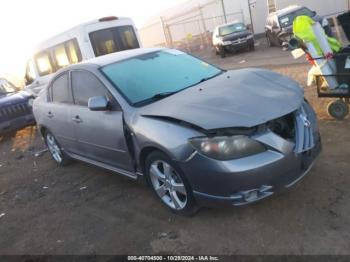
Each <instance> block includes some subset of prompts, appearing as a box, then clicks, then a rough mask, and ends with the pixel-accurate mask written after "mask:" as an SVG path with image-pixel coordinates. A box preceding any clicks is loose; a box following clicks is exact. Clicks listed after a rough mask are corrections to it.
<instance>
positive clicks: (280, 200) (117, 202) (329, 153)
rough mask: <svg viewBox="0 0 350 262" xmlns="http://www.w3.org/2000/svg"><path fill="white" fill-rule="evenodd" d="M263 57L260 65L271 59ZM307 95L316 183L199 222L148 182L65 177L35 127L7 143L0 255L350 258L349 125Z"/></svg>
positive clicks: (76, 169)
mask: <svg viewBox="0 0 350 262" xmlns="http://www.w3.org/2000/svg"><path fill="white" fill-rule="evenodd" d="M257 49H258V50H257V51H256V53H255V56H259V55H262V54H264V57H265V56H266V52H267V51H266V52H264V51H262V50H260V49H259V47H258V48H257ZM268 52H272V53H273V54H272V55H275V56H276V57H277V59H278V61H277V62H274V61H275V60H273V61H270V60H269V59H266V58H264V59H265V64H268V65H267V66H264V67H267V68H270V69H272V70H275V71H277V72H280V73H282V74H285V75H288V76H291V77H293V78H294V79H296V80H297V81H299V82H300V83H301V84H302V85H304V83H305V81H306V72H307V70H308V68H309V67H308V65H305V64H300V63H297V64H293V65H289V66H283V65H277V64H278V63H282V64H288V61H289V60H290V58H289V57H287V55H284V54H283V53H281V51H280V50H276V49H274V50H272V51H271V50H268ZM274 52H275V53H274ZM247 56H249V57H253V58H254V59H255V60H256V61H258V60H259V61H262V60H263V59H260V57H255V56H254V53H243V54H238V55H235V56H229V57H227V58H225V59H224V61H220V64H221V66H223V67H226V68H233V67H242V64H245V63H247V65H248V63H254V62H251V61H248V62H244V63H242V64H239V63H237V64H236V63H233V62H232V61H233V60H234V61H236V60H239V61H242V60H247ZM280 56H282V57H280ZM283 56H286V58H285V57H283ZM210 57H211V55H210V54H209V55H208V56H207V57H206V59H208V58H210ZM253 58H252V59H253ZM213 59H216V60H218V58H216V57H214V58H213ZM209 60H210V59H209ZM266 61H268V62H266ZM214 62H215V61H214ZM270 62H271V63H270ZM272 62H273V63H272ZM293 63H295V61H294V62H293ZM243 66H244V65H243ZM258 66H260V65H258ZM305 93H306V97H307V98H308V99H309V101H310V102H311V103H312V105H313V106H314V107H315V109H316V110H317V113H318V116H319V118H320V129H321V133H322V137H323V145H324V151H323V153H322V155H321V157H320V158H319V160H318V162H317V163H316V165H315V166H314V168H313V169H312V171H311V172H310V173H309V175H308V176H307V177H306V178H305V179H304V180H303V181H302V182H301V183H300V184H298V185H296V186H295V187H293V188H292V189H291V190H289V191H287V192H285V193H283V194H280V195H277V196H275V197H272V198H270V199H267V200H265V201H262V202H260V203H257V204H254V205H250V206H246V207H241V208H229V209H202V210H201V211H200V212H199V213H198V214H197V215H196V216H194V217H191V218H186V217H179V216H176V215H173V214H171V213H170V212H169V211H168V210H167V209H165V208H164V207H163V206H162V204H161V203H160V201H158V200H157V199H156V198H155V197H154V196H153V194H152V192H151V191H150V190H149V189H148V188H147V187H146V186H145V184H144V182H142V181H136V182H135V181H132V180H129V179H127V178H124V177H122V176H118V175H115V174H112V173H110V172H108V171H105V170H102V169H98V168H95V167H92V166H89V165H87V164H84V163H80V162H74V163H73V164H72V165H70V166H67V167H64V168H58V167H56V165H55V163H54V162H53V161H52V160H51V158H50V156H49V154H44V155H43V156H41V157H35V156H34V155H33V153H32V152H34V151H36V150H40V149H42V148H43V147H44V146H43V143H42V141H41V139H40V137H39V136H38V134H37V132H36V129H35V128H34V127H28V128H26V129H24V130H21V131H19V132H17V133H13V134H9V135H6V136H3V137H0V254H125V253H129V254H130V253H131V254H150V253H167V254H175V253H177V254H178V253H182V254H183V253H186V254H203V253H206V254H208V253H209V254H349V253H350V252H349V250H350V193H349V190H348V189H349V188H350V178H349V175H350V163H349V148H350V133H349V128H350V121H349V119H347V120H344V121H341V122H339V121H335V120H332V119H331V118H330V117H328V116H327V114H326V110H325V108H326V105H327V102H328V101H327V100H320V99H317V98H316V97H315V90H314V88H310V87H306V88H305Z"/></svg>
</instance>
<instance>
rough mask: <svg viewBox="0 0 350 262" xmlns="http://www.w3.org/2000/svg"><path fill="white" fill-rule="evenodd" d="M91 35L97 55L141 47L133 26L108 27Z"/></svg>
mask: <svg viewBox="0 0 350 262" xmlns="http://www.w3.org/2000/svg"><path fill="white" fill-rule="evenodd" d="M89 36H90V41H91V44H92V47H93V49H94V52H95V56H101V55H106V54H110V53H115V52H118V51H122V50H127V49H134V48H139V47H140V45H139V43H138V40H137V37H136V35H135V31H134V29H133V27H132V26H119V27H113V28H107V29H103V30H99V31H95V32H91V33H90V34H89Z"/></svg>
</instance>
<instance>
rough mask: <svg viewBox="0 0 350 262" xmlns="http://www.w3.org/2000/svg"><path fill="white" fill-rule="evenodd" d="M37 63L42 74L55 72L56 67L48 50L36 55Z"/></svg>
mask: <svg viewBox="0 0 350 262" xmlns="http://www.w3.org/2000/svg"><path fill="white" fill-rule="evenodd" d="M35 63H36V65H37V68H38V71H39V75H40V76H44V75H48V74H52V73H54V69H53V66H52V63H51V59H50V55H49V53H48V52H46V51H45V52H41V53H39V54H38V55H36V57H35Z"/></svg>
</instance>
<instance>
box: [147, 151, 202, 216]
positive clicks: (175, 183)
mask: <svg viewBox="0 0 350 262" xmlns="http://www.w3.org/2000/svg"><path fill="white" fill-rule="evenodd" d="M145 171H146V172H145V173H146V174H145V175H146V179H147V182H148V183H149V185H150V186H151V187H152V189H153V191H154V193H155V194H156V196H157V197H158V198H159V199H160V200H161V201H162V202H163V204H165V205H166V206H167V207H168V208H169V209H170V210H171V211H172V212H174V213H176V214H179V215H186V216H188V215H193V214H194V213H195V212H196V211H197V210H198V208H197V206H196V203H195V200H194V197H193V194H192V190H191V187H190V185H189V183H188V182H187V179H186V177H185V176H184V175H183V173H182V170H181V169H180V168H179V167H178V166H177V165H176V163H175V162H174V161H172V160H171V159H170V158H169V157H168V156H167V155H165V154H164V153H162V152H159V151H155V152H153V153H151V154H150V155H149V156H148V157H147V159H146V164H145Z"/></svg>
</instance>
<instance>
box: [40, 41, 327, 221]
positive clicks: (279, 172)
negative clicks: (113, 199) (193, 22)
mask: <svg viewBox="0 0 350 262" xmlns="http://www.w3.org/2000/svg"><path fill="white" fill-rule="evenodd" d="M33 109H34V115H35V118H36V120H37V123H38V128H39V130H40V132H41V134H42V135H43V138H44V140H45V142H46V144H47V146H48V148H49V151H50V152H51V154H52V157H53V159H54V160H55V161H56V162H57V163H58V164H59V165H64V164H67V163H68V162H69V159H70V158H74V159H78V160H82V161H86V162H88V163H90V164H94V165H97V166H100V167H103V168H106V169H109V170H112V171H115V172H117V173H120V174H122V175H125V176H128V177H131V178H134V179H137V178H138V177H139V176H141V175H143V176H145V178H146V180H147V181H148V183H149V185H150V186H151V188H152V189H153V191H154V193H155V195H156V196H157V197H158V198H159V199H160V200H161V201H162V202H163V203H164V204H165V205H166V206H167V207H168V208H170V209H171V210H172V211H174V212H176V213H179V214H190V213H192V212H194V211H195V210H196V206H197V205H198V206H221V205H226V206H240V205H245V204H249V203H252V202H256V201H259V200H261V199H264V198H266V197H269V196H271V195H273V194H275V193H276V192H278V191H280V190H282V189H286V188H289V187H291V186H292V185H294V184H295V183H296V182H297V181H299V180H300V179H301V178H302V177H303V176H304V175H305V174H306V173H307V172H308V171H309V170H310V168H311V166H312V164H313V163H314V160H315V158H316V156H317V155H318V154H319V153H320V150H321V140H320V134H319V130H318V126H317V120H316V115H315V113H314V111H313V109H312V108H311V106H310V105H309V104H308V103H307V102H306V101H305V100H304V96H303V89H302V88H301V87H300V86H299V85H298V83H296V82H295V81H293V80H291V79H289V78H287V77H285V76H282V75H279V74H277V73H274V72H272V71H268V70H263V69H241V70H233V71H225V70H222V69H220V68H217V67H215V66H212V65H210V64H207V63H206V62H204V61H202V60H200V59H197V58H195V57H193V56H191V55H188V54H186V53H183V52H181V51H178V50H174V49H159V48H153V49H135V50H129V51H123V52H119V53H115V54H111V55H108V56H104V57H100V58H95V59H92V60H90V61H86V62H84V63H81V64H77V65H72V66H69V67H67V68H65V69H62V70H60V71H59V72H57V73H56V75H55V76H54V77H53V79H52V81H51V82H50V84H49V85H48V86H47V87H46V88H45V89H44V90H43V92H41V93H40V95H39V97H38V98H37V99H35V101H34V106H33Z"/></svg>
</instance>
